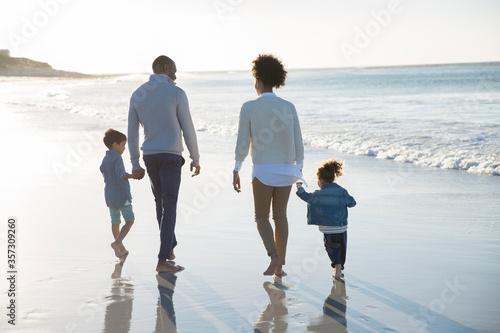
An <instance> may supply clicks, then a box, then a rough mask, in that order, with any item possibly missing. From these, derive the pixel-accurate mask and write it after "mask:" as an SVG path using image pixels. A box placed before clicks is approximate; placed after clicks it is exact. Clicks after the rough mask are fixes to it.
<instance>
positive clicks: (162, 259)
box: [128, 55, 200, 272]
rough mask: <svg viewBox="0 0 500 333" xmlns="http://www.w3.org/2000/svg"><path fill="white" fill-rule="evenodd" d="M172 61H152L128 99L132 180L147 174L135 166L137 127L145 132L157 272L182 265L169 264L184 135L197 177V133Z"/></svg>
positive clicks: (137, 164) (144, 145) (165, 58)
mask: <svg viewBox="0 0 500 333" xmlns="http://www.w3.org/2000/svg"><path fill="white" fill-rule="evenodd" d="M176 71H177V68H176V66H175V62H174V61H173V60H172V59H170V58H169V57H167V56H164V55H162V56H159V57H158V58H156V59H155V61H154V62H153V72H154V74H153V75H151V76H150V78H149V81H148V82H146V83H144V84H143V85H141V86H140V87H139V88H138V89H137V90H136V91H135V92H134V93H133V94H132V97H131V98H130V109H129V114H128V139H129V150H130V160H131V162H132V170H133V171H132V172H133V174H134V176H137V177H141V178H142V177H143V176H144V174H145V170H144V169H143V168H142V167H141V164H140V162H139V159H140V150H139V126H140V125H142V126H143V128H144V142H143V144H142V147H141V149H142V152H143V160H144V164H145V165H146V169H147V172H148V175H149V178H150V180H151V189H152V190H153V194H154V197H155V203H156V218H157V220H158V226H159V228H160V242H161V244H160V252H159V254H158V265H157V267H156V271H158V272H172V271H178V270H181V269H182V267H180V266H177V265H174V264H173V263H171V262H169V261H168V260H173V259H174V258H175V256H174V252H173V249H174V247H175V246H176V245H177V240H176V238H175V221H176V212H177V197H178V193H179V186H180V182H181V167H182V165H183V164H184V162H185V161H184V158H183V157H182V151H183V145H182V137H184V141H185V143H186V146H187V148H188V150H189V154H190V155H189V157H190V159H191V165H190V170H191V171H193V170H194V173H193V175H192V176H197V175H198V174H199V173H200V162H199V160H200V154H199V152H198V143H197V139H196V131H195V129H194V126H193V121H192V119H191V113H190V111H189V103H188V99H187V96H186V93H185V92H184V90H182V89H181V88H179V87H176V86H175V82H174V81H175V79H176V78H177V77H176V76H175V73H176Z"/></svg>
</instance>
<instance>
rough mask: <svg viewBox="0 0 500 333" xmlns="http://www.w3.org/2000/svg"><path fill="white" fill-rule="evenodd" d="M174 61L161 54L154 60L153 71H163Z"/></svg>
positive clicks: (157, 72)
mask: <svg viewBox="0 0 500 333" xmlns="http://www.w3.org/2000/svg"><path fill="white" fill-rule="evenodd" d="M173 63H174V61H173V60H172V59H170V58H169V57H167V56H165V55H161V56H159V57H158V58H156V59H155V61H153V73H155V74H160V73H163V71H164V68H165V65H167V66H172V64H173Z"/></svg>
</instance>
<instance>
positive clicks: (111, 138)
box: [102, 128, 127, 149]
mask: <svg viewBox="0 0 500 333" xmlns="http://www.w3.org/2000/svg"><path fill="white" fill-rule="evenodd" d="M102 141H104V144H105V145H106V147H108V148H109V149H111V147H112V146H113V143H114V142H116V143H117V144H120V143H122V142H123V141H127V136H126V135H125V134H123V133H122V132H118V131H117V130H114V129H112V128H109V129H108V130H107V131H106V132H105V133H104V138H103V139H102Z"/></svg>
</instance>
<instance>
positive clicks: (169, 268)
mask: <svg viewBox="0 0 500 333" xmlns="http://www.w3.org/2000/svg"><path fill="white" fill-rule="evenodd" d="M183 269H184V268H183V267H181V266H178V265H172V264H171V263H169V262H165V263H162V264H158V265H157V266H156V271H157V272H158V273H166V272H178V271H182V270H183Z"/></svg>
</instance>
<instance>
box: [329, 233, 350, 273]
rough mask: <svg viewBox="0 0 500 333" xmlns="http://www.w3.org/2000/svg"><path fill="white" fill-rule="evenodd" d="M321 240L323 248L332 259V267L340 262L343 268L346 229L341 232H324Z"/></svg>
mask: <svg viewBox="0 0 500 333" xmlns="http://www.w3.org/2000/svg"><path fill="white" fill-rule="evenodd" d="M323 241H324V243H325V250H326V253H328V256H329V257H330V260H331V261H332V267H333V268H335V265H337V264H341V265H342V269H344V264H345V255H346V251H347V231H345V232H343V233H341V234H324V237H323Z"/></svg>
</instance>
